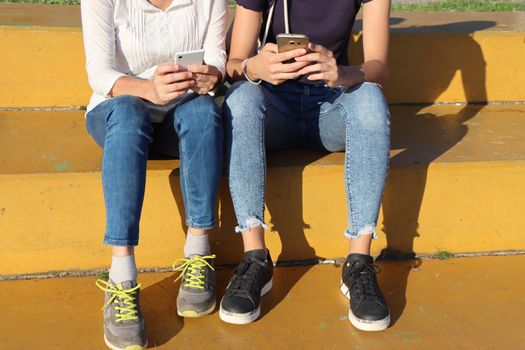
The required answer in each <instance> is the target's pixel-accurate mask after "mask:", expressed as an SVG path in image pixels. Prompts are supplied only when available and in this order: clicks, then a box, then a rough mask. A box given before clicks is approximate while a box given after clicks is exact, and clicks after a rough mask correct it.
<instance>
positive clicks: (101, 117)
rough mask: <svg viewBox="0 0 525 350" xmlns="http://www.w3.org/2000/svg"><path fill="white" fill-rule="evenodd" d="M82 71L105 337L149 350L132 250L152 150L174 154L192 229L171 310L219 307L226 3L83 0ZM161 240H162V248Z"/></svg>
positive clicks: (190, 312)
mask: <svg viewBox="0 0 525 350" xmlns="http://www.w3.org/2000/svg"><path fill="white" fill-rule="evenodd" d="M81 10H82V26H83V31H84V45H85V50H86V68H87V73H88V78H89V83H90V86H91V88H92V89H93V92H94V93H93V96H92V98H91V101H90V104H89V106H88V112H87V115H86V124H87V129H88V132H89V134H90V135H91V136H92V137H93V139H94V140H95V141H96V142H97V144H99V145H100V146H101V147H102V148H103V149H104V156H103V160H102V183H103V189H104V201H105V206H106V232H105V237H104V243H105V244H107V245H110V246H111V247H112V253H113V256H112V264H111V269H110V272H109V279H108V280H98V281H97V285H98V286H99V287H100V288H101V289H102V290H103V291H104V292H105V305H104V338H105V341H106V344H107V345H108V346H109V347H110V348H111V349H142V348H144V347H146V343H147V340H146V332H145V328H144V320H143V316H142V312H141V311H140V305H139V291H140V284H137V282H136V279H137V269H136V265H135V258H134V250H133V248H134V246H136V245H137V244H138V231H139V220H140V214H141V209H142V201H143V198H144V190H145V177H146V162H147V158H148V152H149V151H150V150H151V151H154V152H155V153H162V154H167V155H174V156H178V157H180V160H181V169H180V170H181V171H180V174H181V175H180V176H181V186H182V192H183V197H184V204H185V207H186V224H187V226H188V228H189V229H188V233H187V238H186V243H185V245H184V254H185V259H183V261H182V263H181V265H180V266H179V268H180V270H182V271H184V272H183V275H182V283H181V288H180V290H179V295H178V298H177V309H178V313H179V315H181V316H192V317H195V316H202V315H206V314H209V313H211V312H212V311H213V310H214V308H215V279H214V275H213V267H212V266H213V264H212V259H213V258H214V256H212V255H210V248H209V245H208V237H207V230H209V229H210V228H212V227H213V226H214V225H215V223H216V217H215V211H214V204H215V199H216V192H217V186H218V182H219V177H220V170H221V164H222V138H223V134H222V122H221V117H220V112H219V110H218V109H217V107H216V105H215V104H214V102H213V101H212V99H211V97H210V95H209V94H208V93H209V92H211V91H212V90H213V89H214V88H215V87H216V86H217V85H218V84H220V83H221V81H222V79H223V76H224V74H225V63H226V53H225V47H224V38H225V32H226V11H227V0H199V1H192V0H149V1H147V0H85V1H82V3H81ZM196 49H204V50H205V54H204V63H203V64H202V65H190V66H189V67H187V69H185V68H183V67H180V66H178V65H176V64H175V63H174V62H175V57H176V55H177V53H180V52H182V51H189V50H196ZM160 243H161V242H159V244H160Z"/></svg>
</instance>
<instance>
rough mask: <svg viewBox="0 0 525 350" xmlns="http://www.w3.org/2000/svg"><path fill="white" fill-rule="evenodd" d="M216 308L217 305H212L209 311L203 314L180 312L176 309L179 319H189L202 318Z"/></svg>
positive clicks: (193, 311) (187, 311)
mask: <svg viewBox="0 0 525 350" xmlns="http://www.w3.org/2000/svg"><path fill="white" fill-rule="evenodd" d="M216 306H217V304H216V303H213V305H212V306H211V307H210V308H209V309H207V310H204V311H203V312H197V311H195V310H186V311H182V312H180V311H179V309H178V308H177V314H178V315H179V316H180V317H189V318H196V317H203V316H206V315H209V314H211V313H212V312H213V311H214V310H215V307H216Z"/></svg>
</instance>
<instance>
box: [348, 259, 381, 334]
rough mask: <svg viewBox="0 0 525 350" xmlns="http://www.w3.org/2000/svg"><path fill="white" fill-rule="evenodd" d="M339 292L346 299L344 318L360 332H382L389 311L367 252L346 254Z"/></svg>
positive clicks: (372, 262)
mask: <svg viewBox="0 0 525 350" xmlns="http://www.w3.org/2000/svg"><path fill="white" fill-rule="evenodd" d="M341 292H343V294H344V295H345V296H346V297H347V298H350V310H349V312H348V319H349V320H350V322H351V323H352V324H353V325H354V327H356V328H357V329H360V330H362V331H382V330H384V329H386V328H387V327H388V326H389V325H390V312H389V311H388V305H387V304H386V301H385V298H384V297H383V294H382V293H381V290H380V289H379V286H378V285H377V278H376V270H375V267H374V260H373V259H372V257H371V256H370V255H363V254H350V255H348V258H346V261H345V264H344V266H343V280H342V283H341Z"/></svg>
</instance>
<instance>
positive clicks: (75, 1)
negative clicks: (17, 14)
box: [0, 0, 80, 5]
mask: <svg viewBox="0 0 525 350" xmlns="http://www.w3.org/2000/svg"><path fill="white" fill-rule="evenodd" d="M0 2H16V3H21V4H53V5H79V4H80V0H9V1H5V0H0Z"/></svg>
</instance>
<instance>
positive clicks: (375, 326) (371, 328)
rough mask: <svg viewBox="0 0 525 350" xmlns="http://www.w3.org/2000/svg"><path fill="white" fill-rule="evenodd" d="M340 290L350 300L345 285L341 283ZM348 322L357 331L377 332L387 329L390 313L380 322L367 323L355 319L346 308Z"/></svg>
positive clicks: (366, 321)
mask: <svg viewBox="0 0 525 350" xmlns="http://www.w3.org/2000/svg"><path fill="white" fill-rule="evenodd" d="M340 290H341V293H343V295H344V296H345V297H347V298H348V299H350V291H349V290H348V287H346V284H344V283H343V282H342V281H341V288H340ZM348 320H349V321H350V323H351V324H352V325H353V326H354V327H355V328H357V329H359V330H360V331H365V332H378V331H383V330H385V329H387V328H388V326H389V325H390V312H389V313H388V316H387V317H385V318H383V319H382V320H377V321H368V320H363V319H360V318H358V317H356V316H355V315H354V314H353V313H352V309H351V308H348Z"/></svg>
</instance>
